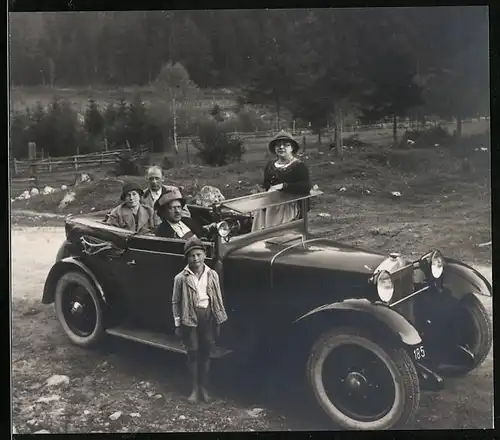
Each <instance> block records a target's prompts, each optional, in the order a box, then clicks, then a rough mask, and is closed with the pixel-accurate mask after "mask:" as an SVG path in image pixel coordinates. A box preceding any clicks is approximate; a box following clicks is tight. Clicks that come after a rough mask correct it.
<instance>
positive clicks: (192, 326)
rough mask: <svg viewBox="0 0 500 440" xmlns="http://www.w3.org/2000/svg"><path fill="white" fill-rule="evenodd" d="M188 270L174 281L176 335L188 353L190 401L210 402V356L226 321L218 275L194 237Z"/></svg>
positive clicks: (187, 251) (190, 242)
mask: <svg viewBox="0 0 500 440" xmlns="http://www.w3.org/2000/svg"><path fill="white" fill-rule="evenodd" d="M184 256H185V257H186V259H187V263H188V264H187V266H186V267H185V268H184V269H183V270H182V271H181V272H180V273H178V274H177V275H176V276H175V278H174V290H173V294H172V311H173V316H174V325H175V334H176V335H177V336H179V337H181V338H182V342H183V343H184V345H185V347H186V349H187V356H188V368H189V372H190V373H191V378H192V386H193V388H192V392H191V394H190V396H189V397H188V400H189V401H190V402H192V403H196V402H198V399H199V398H200V397H201V399H202V400H203V401H205V402H207V403H208V402H210V400H211V398H210V396H209V394H208V392H207V380H208V373H209V370H210V352H211V350H212V348H213V346H214V344H215V338H216V337H218V336H219V326H220V324H222V323H223V322H225V321H226V320H227V314H226V310H225V308H224V302H223V300H222V292H221V287H220V283H219V275H218V274H217V272H216V271H215V270H213V269H210V267H208V266H207V265H206V264H205V256H206V254H205V247H204V246H203V243H202V242H201V240H200V239H199V238H198V237H196V236H194V237H192V238H190V239H189V240H188V241H187V242H186V244H185V245H184Z"/></svg>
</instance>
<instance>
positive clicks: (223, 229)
mask: <svg viewBox="0 0 500 440" xmlns="http://www.w3.org/2000/svg"><path fill="white" fill-rule="evenodd" d="M230 232H231V229H230V228H229V224H228V223H227V222H225V221H223V222H220V223H217V233H218V234H219V235H220V236H221V237H222V238H226V237H227V236H228V235H229V233H230Z"/></svg>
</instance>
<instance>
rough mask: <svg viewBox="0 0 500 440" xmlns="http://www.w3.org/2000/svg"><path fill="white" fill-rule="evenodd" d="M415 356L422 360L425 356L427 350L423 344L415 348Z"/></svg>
mask: <svg viewBox="0 0 500 440" xmlns="http://www.w3.org/2000/svg"><path fill="white" fill-rule="evenodd" d="M413 357H414V358H415V360H416V361H420V360H422V359H424V358H425V350H424V346H423V345H420V346H419V347H417V348H414V349H413Z"/></svg>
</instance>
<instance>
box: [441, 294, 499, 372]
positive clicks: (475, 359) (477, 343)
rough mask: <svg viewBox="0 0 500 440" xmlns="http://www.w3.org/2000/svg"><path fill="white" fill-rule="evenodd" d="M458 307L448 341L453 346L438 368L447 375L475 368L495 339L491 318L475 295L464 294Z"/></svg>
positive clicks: (480, 362)
mask: <svg viewBox="0 0 500 440" xmlns="http://www.w3.org/2000/svg"><path fill="white" fill-rule="evenodd" d="M456 310H457V313H456V314H454V316H453V317H452V322H451V326H450V328H452V329H453V330H454V331H453V332H451V335H452V340H451V341H450V344H449V345H450V347H454V349H452V350H451V354H450V355H449V356H448V359H447V360H446V361H445V362H444V366H441V368H440V371H439V372H440V374H442V375H443V376H445V377H446V376H447V377H459V376H463V375H465V374H467V373H469V372H471V371H472V370H474V369H476V368H477V367H478V366H479V365H481V364H482V363H483V362H484V360H485V359H486V357H487V356H488V353H489V352H490V349H491V345H492V343H493V327H492V323H491V319H490V317H489V315H488V312H487V311H486V309H485V307H484V306H483V304H482V303H481V301H480V300H479V299H478V298H477V297H476V296H475V295H472V294H471V295H468V296H466V297H464V298H463V299H462V301H460V303H459V304H458V307H457V309H456Z"/></svg>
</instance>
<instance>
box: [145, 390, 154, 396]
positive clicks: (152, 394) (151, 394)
mask: <svg viewBox="0 0 500 440" xmlns="http://www.w3.org/2000/svg"><path fill="white" fill-rule="evenodd" d="M146 394H147V395H148V397H153V396H154V395H155V393H154V392H153V391H148V392H147V393H146Z"/></svg>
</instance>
